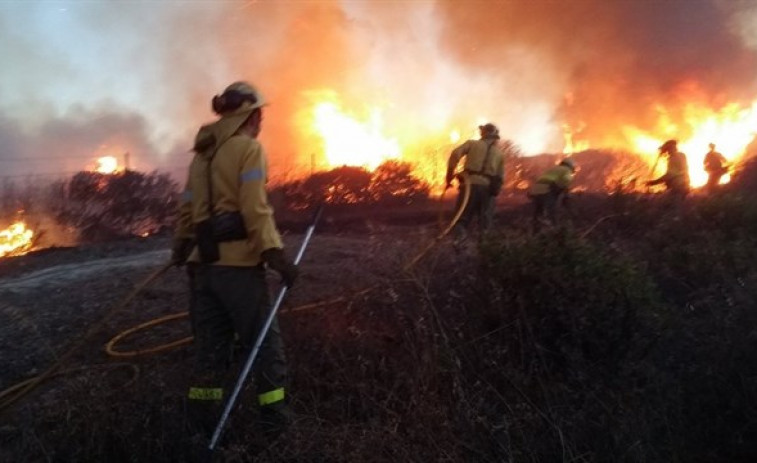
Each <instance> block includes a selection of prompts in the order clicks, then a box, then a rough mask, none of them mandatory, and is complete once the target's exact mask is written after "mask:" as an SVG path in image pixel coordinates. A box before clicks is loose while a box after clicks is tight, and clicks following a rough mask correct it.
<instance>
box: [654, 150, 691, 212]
mask: <svg viewBox="0 0 757 463" xmlns="http://www.w3.org/2000/svg"><path fill="white" fill-rule="evenodd" d="M659 150H660V155H665V156H667V158H668V167H667V170H666V171H665V174H663V175H662V176H661V177H659V178H656V179H654V180H650V181H648V182H646V185H647V186H653V185H659V184H661V183H664V184H665V187H666V188H667V190H668V192H669V193H670V196H671V198H672V199H673V200H674V201H675V202H676V203H678V204H679V205H680V203H681V202H682V201H683V199H684V198H685V197H686V196H687V195H688V194H689V165H688V162H687V161H686V155H685V154H683V153H682V152H680V151H678V142H677V141H676V140H668V141H666V142H665V143H663V144H662V145H661V146H660V148H659Z"/></svg>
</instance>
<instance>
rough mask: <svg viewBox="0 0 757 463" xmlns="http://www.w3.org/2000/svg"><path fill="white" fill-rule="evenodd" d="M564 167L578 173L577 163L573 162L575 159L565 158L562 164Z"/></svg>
mask: <svg viewBox="0 0 757 463" xmlns="http://www.w3.org/2000/svg"><path fill="white" fill-rule="evenodd" d="M560 164H562V165H563V166H566V167H568V168H569V169H570V170H572V171H573V172H575V171H576V161H574V160H573V158H565V159H563V160H562V162H560Z"/></svg>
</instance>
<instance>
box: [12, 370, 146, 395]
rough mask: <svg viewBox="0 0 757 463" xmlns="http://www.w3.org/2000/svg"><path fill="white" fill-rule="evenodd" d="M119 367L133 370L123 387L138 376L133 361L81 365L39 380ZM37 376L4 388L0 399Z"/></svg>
mask: <svg viewBox="0 0 757 463" xmlns="http://www.w3.org/2000/svg"><path fill="white" fill-rule="evenodd" d="M121 367H130V368H131V369H132V370H134V375H133V376H132V379H131V381H129V382H128V383H126V384H124V387H126V386H128V385H129V384H131V383H132V382H133V381H134V380H135V379H136V378H137V376H139V367H138V366H136V365H134V364H133V363H104V364H101V365H87V366H83V367H77V368H69V369H68V370H63V371H58V372H55V373H53V374H51V375H48V376H47V378H45V379H43V380H40V381H44V380H48V379H52V378H54V377H56V376H62V375H68V374H71V373H78V372H81V371H87V370H94V369H97V368H121ZM38 378H39V376H35V377H33V378H29V379H27V380H25V381H21V382H20V383H18V384H15V385H13V386H11V387H9V388H7V389H5V390H4V391H2V392H0V399H3V398H5V397H6V396H9V395H11V394H12V393H14V392H15V391H17V390H19V389H21V388H23V387H25V386H27V385H29V384H32V383H33V382H35V381H37V380H38Z"/></svg>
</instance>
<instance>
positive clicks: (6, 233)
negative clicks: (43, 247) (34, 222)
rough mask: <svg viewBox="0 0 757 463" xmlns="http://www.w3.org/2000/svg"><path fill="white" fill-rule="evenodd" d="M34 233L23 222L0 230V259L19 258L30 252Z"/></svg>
mask: <svg viewBox="0 0 757 463" xmlns="http://www.w3.org/2000/svg"><path fill="white" fill-rule="evenodd" d="M33 238H34V232H33V231H32V230H30V229H28V228H26V224H25V223H24V222H15V223H13V224H12V225H11V226H9V227H8V228H6V229H5V230H0V257H7V256H20V255H22V254H26V253H27V252H29V251H31V248H32V246H33V245H34V241H33Z"/></svg>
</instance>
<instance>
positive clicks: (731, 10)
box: [0, 0, 757, 178]
mask: <svg viewBox="0 0 757 463" xmlns="http://www.w3.org/2000/svg"><path fill="white" fill-rule="evenodd" d="M35 5H36V6H35V7H34V8H31V7H30V8H28V9H25V10H23V11H22V12H18V11H15V10H12V9H10V8H5V9H0V26H2V27H0V39H2V40H0V51H2V53H3V55H4V56H6V57H9V58H10V59H11V60H12V61H14V62H18V66H17V68H14V69H15V70H14V71H13V72H7V73H5V75H4V76H3V77H2V78H0V96H2V101H3V103H0V114H2V116H1V118H0V120H1V121H2V125H1V126H0V143H2V145H1V146H2V147H3V148H2V151H0V159H2V158H18V157H29V158H31V157H34V156H46V155H48V153H51V152H55V153H59V154H61V155H69V156H72V157H73V156H74V155H76V156H78V155H80V154H81V155H88V154H89V153H95V152H96V151H97V150H98V149H99V147H101V146H102V145H110V144H113V143H116V141H114V139H118V142H119V143H123V144H124V146H125V149H126V148H128V149H129V150H130V152H132V154H133V157H132V159H133V162H134V166H133V167H137V168H145V167H146V166H147V165H149V167H156V168H161V169H166V170H169V171H171V172H172V173H176V175H177V177H178V178H181V177H182V174H181V173H180V172H181V171H182V170H183V169H184V168H185V167H186V165H187V163H188V162H189V155H188V154H187V149H188V148H189V147H190V146H191V141H192V138H193V136H194V132H195V131H196V129H197V127H199V125H200V124H202V123H204V122H207V121H209V120H212V118H213V114H212V113H211V111H210V99H211V97H212V96H213V94H215V93H219V92H220V91H221V90H222V89H223V87H224V86H225V85H227V84H228V83H230V82H232V81H234V80H238V79H247V80H250V81H252V82H254V83H255V84H256V85H258V86H259V87H260V88H261V89H262V91H263V92H264V93H265V95H266V96H267V98H268V100H269V101H270V103H271V104H270V106H269V107H268V108H267V109H266V112H265V120H264V131H263V134H262V140H263V143H264V144H265V146H266V147H267V149H268V151H269V154H270V157H271V160H272V171H273V173H274V177H275V176H276V172H284V171H286V172H291V171H293V170H297V169H301V168H303V167H304V166H307V165H308V164H309V163H310V162H311V160H312V156H313V155H318V154H319V153H318V151H319V146H318V140H317V139H316V138H315V137H313V136H312V134H309V133H307V130H305V128H304V127H303V120H304V119H303V117H305V116H306V115H307V111H308V109H310V108H312V105H313V103H314V98H316V97H318V96H322V95H323V93H322V92H324V91H330V92H331V95H333V96H334V98H338V100H339V102H340V103H341V104H342V106H343V107H344V108H346V109H347V110H350V111H353V112H354V113H355V114H356V115H358V116H359V115H365V114H367V111H369V109H370V108H372V107H380V108H381V109H382V111H383V113H382V114H383V117H384V120H385V127H386V131H387V135H388V136H392V137H395V138H397V139H398V140H400V142H401V143H402V144H403V145H408V144H410V142H411V141H417V140H418V139H420V138H423V137H428V139H429V140H433V143H436V142H437V140H441V138H442V137H444V136H446V135H447V134H448V133H449V130H450V128H453V127H454V128H460V129H462V130H464V131H465V130H468V129H472V128H474V127H475V125H476V124H478V123H480V122H481V119H486V120H492V121H494V122H496V123H498V124H499V125H500V126H501V128H502V131H503V133H504V135H505V136H506V137H507V138H511V139H513V140H514V141H516V142H517V143H519V144H520V145H521V146H522V147H523V148H524V151H525V152H526V153H531V154H536V153H539V152H543V151H559V150H560V149H562V130H563V128H562V126H563V124H566V123H567V124H569V125H570V126H572V127H573V128H574V129H577V128H580V129H581V130H582V131H581V133H580V134H579V135H580V136H581V137H582V138H584V139H587V140H589V141H590V143H591V145H592V146H594V147H599V146H603V145H609V144H614V143H622V141H623V140H622V137H623V132H622V127H623V126H624V125H627V124H631V125H634V126H637V127H639V128H641V129H645V128H652V127H653V126H654V124H655V123H656V121H657V120H658V117H659V111H660V108H664V109H665V110H667V111H668V112H669V113H670V115H671V117H675V116H676V114H675V113H676V111H678V110H680V108H681V107H682V105H683V103H685V102H691V101H696V102H698V103H702V104H706V105H709V106H711V107H713V108H718V107H719V106H721V105H723V104H725V103H727V102H733V101H735V102H740V103H744V104H746V103H747V102H751V101H752V100H754V99H755V96H756V93H755V92H756V90H757V89H756V88H755V83H756V82H757V79H755V75H754V69H755V65H757V32H755V30H756V29H755V27H754V21H753V19H754V18H755V15H756V13H755V9H754V7H753V4H752V5H750V3H749V2H739V1H732V2H722V1H718V0H709V1H708V0H680V1H679V0H665V1H643V0H642V1H606V0H571V1H548V0H522V1H516V0H509V1H502V2H495V1H476V2H467V1H466V2H462V1H446V0H445V1H437V2H426V1H422V2H421V1H419V2H385V1H381V2H379V1H376V2H354V1H342V2H340V1H336V0H324V1H315V2H278V1H240V2H233V1H230V2H123V3H121V2H119V3H108V4H107V5H105V4H97V3H92V2H83V3H82V2H71V3H69V4H67V8H66V11H61V12H55V11H50V8H51V6H50V3H48V2H41V3H35ZM56 5H57V4H56ZM59 13H60V14H59ZM41 18H44V19H45V21H46V22H45V23H44V24H43V23H40V24H39V25H38V27H39V28H40V29H42V28H44V31H45V34H47V35H46V36H45V37H44V40H35V38H34V37H33V36H29V35H25V34H24V27H22V26H20V24H30V23H35V22H39V21H42V19H41ZM50 18H52V19H50ZM51 21H52V22H51ZM56 28H60V30H59V31H58V32H57V33H56V31H57V30H58V29H56ZM68 31H75V32H68ZM67 34H68V35H67ZM71 34H74V35H75V38H76V39H77V41H75V42H71V41H70V39H71V37H70V35H71ZM63 43H65V47H69V48H65V47H64V45H62V44H63ZM3 44H4V45H3ZM682 135H685V134H682ZM430 143H431V142H430ZM414 149H417V150H418V151H417V152H421V151H420V150H422V149H423V147H422V146H416V147H414ZM30 165H31V164H30ZM10 166H11V163H3V165H2V167H3V169H4V171H7V170H8V169H9V168H10ZM14 166H15V167H16V168H20V166H18V165H16V164H14ZM27 167H28V166H27ZM46 167H47V168H50V167H54V168H55V169H57V170H61V171H68V170H71V169H77V168H82V167H84V166H83V165H81V164H77V163H76V162H60V163H59V164H57V165H55V166H53V165H52V164H51V165H48V166H46ZM34 168H35V169H36V166H35V167H34ZM27 171H28V169H27Z"/></svg>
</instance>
